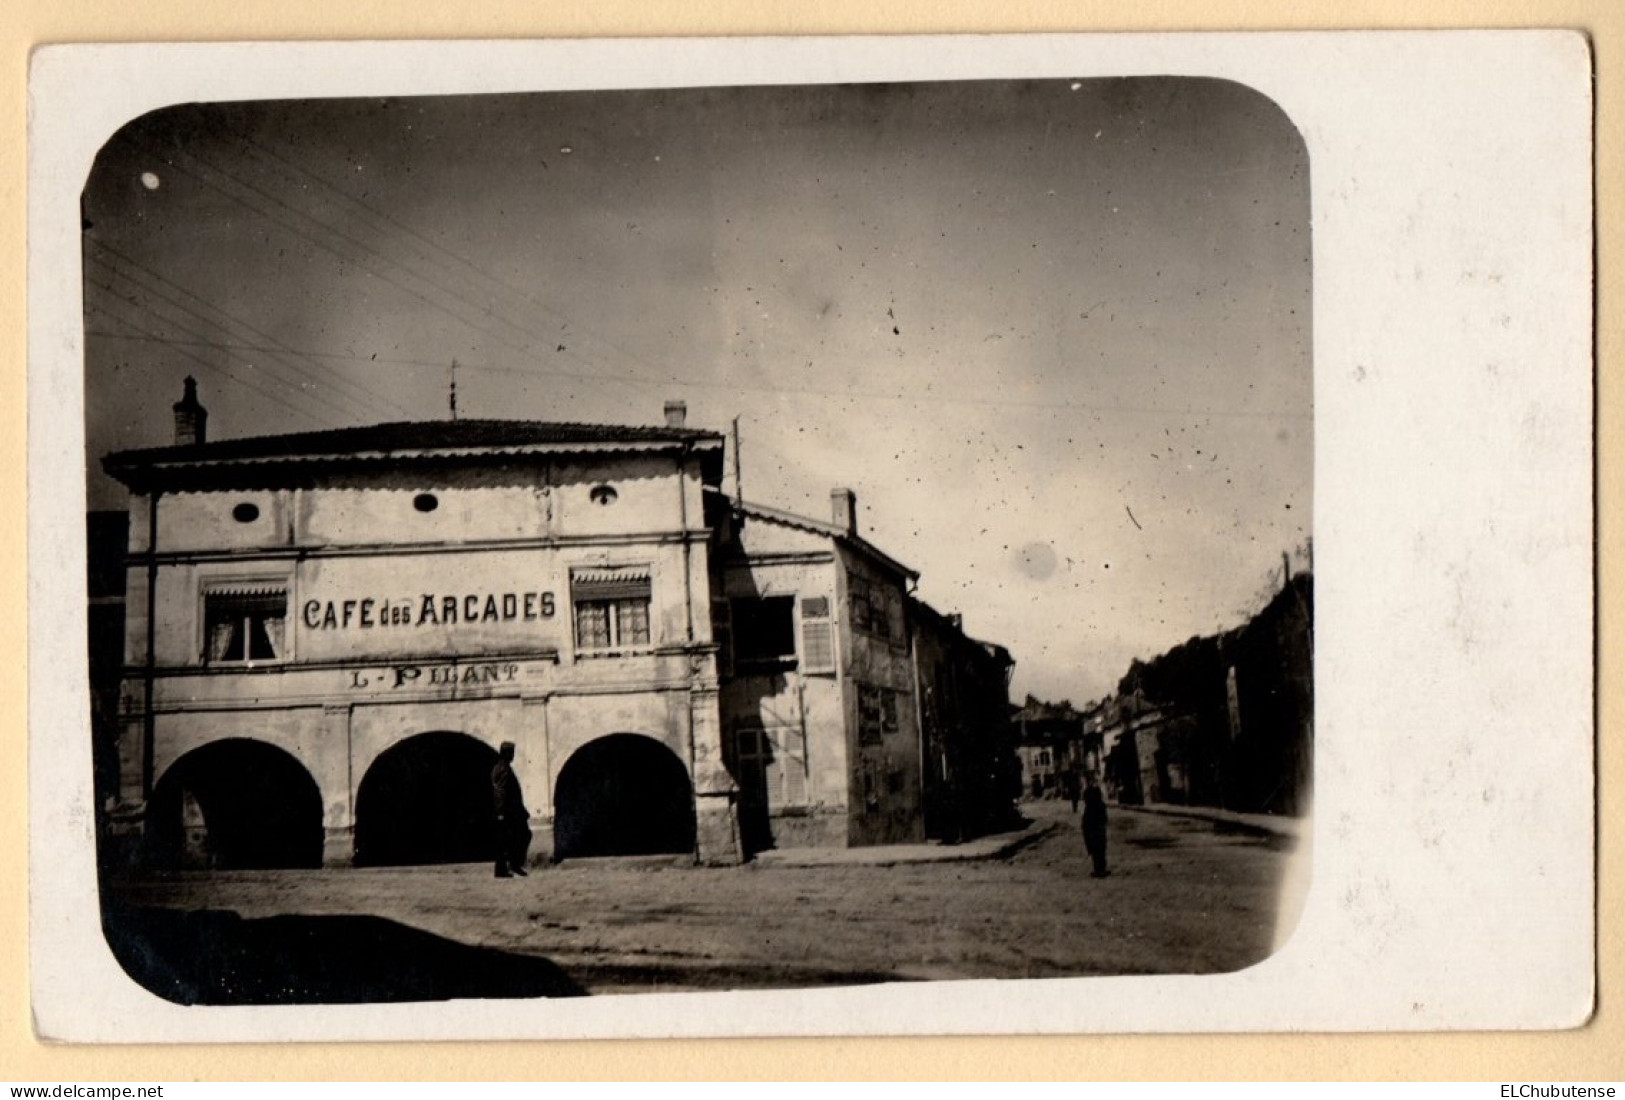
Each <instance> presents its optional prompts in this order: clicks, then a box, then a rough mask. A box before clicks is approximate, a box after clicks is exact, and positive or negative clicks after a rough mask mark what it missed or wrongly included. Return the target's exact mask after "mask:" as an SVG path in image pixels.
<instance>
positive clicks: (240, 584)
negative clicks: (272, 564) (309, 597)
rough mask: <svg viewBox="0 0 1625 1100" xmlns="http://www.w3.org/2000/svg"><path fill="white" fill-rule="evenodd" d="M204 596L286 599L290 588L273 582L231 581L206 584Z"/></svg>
mask: <svg viewBox="0 0 1625 1100" xmlns="http://www.w3.org/2000/svg"><path fill="white" fill-rule="evenodd" d="M203 594H204V595H205V596H250V597H260V598H265V599H286V598H287V596H288V586H287V585H285V584H278V583H275V582H272V581H230V582H226V583H217V584H205V585H204V587H203Z"/></svg>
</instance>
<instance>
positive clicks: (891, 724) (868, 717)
mask: <svg viewBox="0 0 1625 1100" xmlns="http://www.w3.org/2000/svg"><path fill="white" fill-rule="evenodd" d="M897 729H898V726H897V692H895V691H893V690H892V689H890V688H884V687H878V686H876V685H874V684H859V685H858V740H859V741H860V742H862V743H863V744H866V745H878V744H880V743H881V741H882V740H884V738H885V735H886V734H888V733H896V732H897Z"/></svg>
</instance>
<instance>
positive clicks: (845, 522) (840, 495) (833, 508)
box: [829, 489, 858, 535]
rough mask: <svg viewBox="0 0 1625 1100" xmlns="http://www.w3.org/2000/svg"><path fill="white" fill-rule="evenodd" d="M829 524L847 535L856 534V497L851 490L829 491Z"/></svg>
mask: <svg viewBox="0 0 1625 1100" xmlns="http://www.w3.org/2000/svg"><path fill="white" fill-rule="evenodd" d="M829 518H830V522H832V523H834V524H835V526H837V527H839V528H841V529H842V530H844V531H845V532H846V533H847V534H849V535H855V534H857V533H858V495H857V494H856V493H854V492H853V491H852V490H851V489H831V490H830V491H829Z"/></svg>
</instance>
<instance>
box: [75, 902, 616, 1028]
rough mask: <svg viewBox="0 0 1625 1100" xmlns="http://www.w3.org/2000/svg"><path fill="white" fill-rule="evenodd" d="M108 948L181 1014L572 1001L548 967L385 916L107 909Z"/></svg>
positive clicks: (560, 974)
mask: <svg viewBox="0 0 1625 1100" xmlns="http://www.w3.org/2000/svg"><path fill="white" fill-rule="evenodd" d="M102 927H103V929H104V930H105V932H106V934H107V942H108V945H109V946H110V947H111V948H112V949H113V955H114V957H115V958H117V959H118V961H119V964H120V965H121V966H123V967H124V969H125V972H126V973H128V974H129V975H130V977H132V978H134V979H135V980H136V981H137V982H139V983H140V984H141V985H142V986H143V987H144V988H146V989H148V990H150V991H151V992H153V993H155V994H157V995H158V996H160V997H163V998H164V999H165V1000H169V1001H174V1002H176V1003H177V1004H183V1005H194V1004H197V1005H264V1004H360V1003H367V1002H374V1003H378V1002H390V1001H445V1000H451V999H453V998H472V997H579V996H584V995H585V994H586V990H585V989H583V988H582V987H581V986H580V985H578V984H576V983H575V982H574V981H572V980H571V979H570V978H569V977H568V976H567V975H566V974H565V973H564V971H562V970H560V969H559V968H558V967H557V966H555V965H554V964H553V963H551V962H549V961H548V960H546V959H539V958H534V957H530V956H526V955H513V954H509V953H507V952H504V951H498V950H495V949H493V948H486V947H470V946H467V945H466V944H460V943H457V942H455V941H453V940H447V939H443V938H441V937H440V936H436V935H433V934H431V933H428V932H423V931H419V930H418V929H415V928H408V927H407V926H406V925H403V924H397V923H396V922H394V921H390V920H384V919H383V918H382V917H367V916H343V917H314V916H276V917H265V918H261V919H255V920H247V919H244V918H243V917H240V916H238V915H237V914H236V913H230V912H224V911H220V910H202V911H195V912H180V911H177V910H172V909H139V908H113V907H110V908H109V909H108V910H107V912H106V913H104V915H103V925H102Z"/></svg>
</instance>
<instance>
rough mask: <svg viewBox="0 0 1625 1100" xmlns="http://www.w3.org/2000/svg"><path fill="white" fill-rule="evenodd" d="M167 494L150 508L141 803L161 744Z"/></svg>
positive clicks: (158, 492)
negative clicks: (161, 594)
mask: <svg viewBox="0 0 1625 1100" xmlns="http://www.w3.org/2000/svg"><path fill="white" fill-rule="evenodd" d="M162 495H163V490H161V489H158V488H154V489H153V490H152V494H151V499H150V500H149V502H148V504H147V653H146V660H145V666H146V667H145V669H144V674H143V679H144V681H145V689H144V691H143V700H142V703H143V705H142V711H143V713H142V715H141V801H142V802H143V803H145V802H147V801H149V800H150V799H151V798H152V781H153V779H154V776H153V774H152V773H153V764H154V758H155V756H156V751H155V745H154V743H155V741H156V740H157V732H156V716H155V713H154V703H153V689H154V685H155V683H156V681H157V676H158V672H157V669H158V666H157V659H158V658H157V652H156V649H157V643H158V601H157V595H158V498H159V497H160V496H162Z"/></svg>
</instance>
